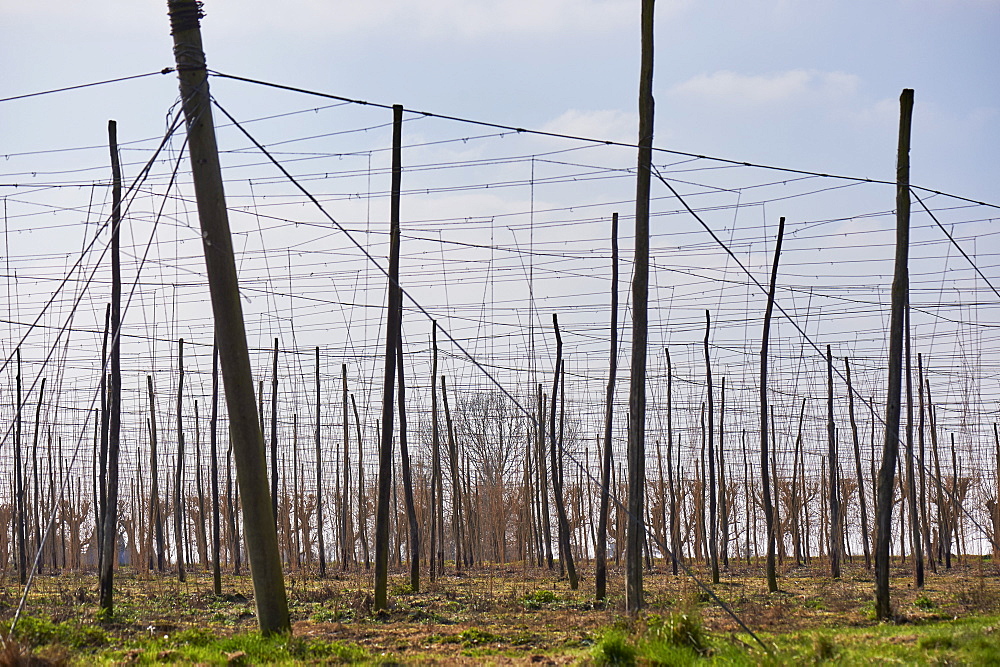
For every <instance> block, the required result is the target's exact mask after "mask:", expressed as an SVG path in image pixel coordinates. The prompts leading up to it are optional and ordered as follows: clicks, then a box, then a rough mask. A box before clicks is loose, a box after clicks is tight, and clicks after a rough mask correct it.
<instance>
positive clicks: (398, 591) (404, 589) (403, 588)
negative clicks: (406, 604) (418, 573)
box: [389, 584, 413, 596]
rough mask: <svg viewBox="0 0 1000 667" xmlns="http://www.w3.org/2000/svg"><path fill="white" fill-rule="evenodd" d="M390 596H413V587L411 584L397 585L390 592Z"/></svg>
mask: <svg viewBox="0 0 1000 667" xmlns="http://www.w3.org/2000/svg"><path fill="white" fill-rule="evenodd" d="M389 594H390V595H393V596H406V595H413V586H411V585H410V584H395V585H393V587H392V590H390V591H389Z"/></svg>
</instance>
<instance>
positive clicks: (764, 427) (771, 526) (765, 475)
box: [760, 217, 785, 593]
mask: <svg viewBox="0 0 1000 667" xmlns="http://www.w3.org/2000/svg"><path fill="white" fill-rule="evenodd" d="M784 236H785V218H784V217H782V218H780V219H779V220H778V238H777V240H776V241H775V244H774V261H773V262H772V263H771V284H770V286H769V287H768V290H767V306H766V308H765V309H764V335H763V337H762V339H761V345H760V481H761V498H762V500H763V501H764V502H763V504H764V523H765V524H766V526H765V527H766V528H767V557H766V561H765V564H764V571H765V576H766V577H767V590H768V592H770V593H776V592H777V591H778V574H777V569H776V567H775V562H774V551H775V541H776V539H775V529H776V528H777V526H776V525H775V523H776V518H775V516H774V515H775V512H774V504H773V503H772V502H771V476H770V473H769V472H768V442H767V434H768V422H767V414H768V411H767V347H768V343H769V341H770V337H771V313H772V312H773V310H774V289H775V284H776V283H777V280H778V260H779V259H780V257H781V242H782V240H783V239H784ZM775 492H777V489H775Z"/></svg>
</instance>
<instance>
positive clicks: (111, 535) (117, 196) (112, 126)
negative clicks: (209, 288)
mask: <svg viewBox="0 0 1000 667" xmlns="http://www.w3.org/2000/svg"><path fill="white" fill-rule="evenodd" d="M108 143H109V145H110V149H111V173H112V202H113V204H112V209H111V230H112V231H111V387H110V389H111V395H110V396H109V397H108V412H109V414H108V477H107V484H108V488H107V505H106V506H105V513H104V517H103V518H104V532H103V535H102V537H103V539H104V547H103V550H102V551H103V553H104V559H103V560H102V561H101V581H100V589H101V592H100V605H101V609H102V610H104V612H105V613H106V614H108V615H109V616H110V615H111V614H112V613H113V612H114V562H115V560H116V559H115V554H116V547H117V546H118V452H119V449H120V445H121V424H122V422H121V417H122V415H121V401H122V367H121V326H122V317H121V300H122V273H121V260H120V258H119V245H120V242H119V234H120V232H121V205H122V201H121V181H122V173H121V164H120V162H119V160H118V125H117V123H115V121H113V120H109V121H108ZM18 410H19V411H20V406H18Z"/></svg>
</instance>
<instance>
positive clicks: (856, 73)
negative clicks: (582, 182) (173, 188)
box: [0, 0, 1000, 200]
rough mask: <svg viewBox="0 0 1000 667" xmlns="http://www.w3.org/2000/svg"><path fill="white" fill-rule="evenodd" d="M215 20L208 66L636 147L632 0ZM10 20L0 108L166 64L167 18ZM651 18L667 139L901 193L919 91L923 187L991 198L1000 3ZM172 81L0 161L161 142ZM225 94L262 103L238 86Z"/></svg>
mask: <svg viewBox="0 0 1000 667" xmlns="http://www.w3.org/2000/svg"><path fill="white" fill-rule="evenodd" d="M279 8H280V9H279ZM205 11H206V17H205V19H204V21H203V22H202V25H203V31H204V40H205V48H206V52H207V57H208V63H209V66H210V67H211V68H214V69H216V70H218V71H222V72H227V73H233V74H238V75H242V76H248V77H252V78H258V79H264V80H268V81H275V82H281V83H286V84H289V85H295V86H301V87H305V88H310V89H314V90H320V91H325V92H331V93H334V94H339V95H344V96H348V97H352V98H358V99H364V100H371V101H377V102H381V103H386V104H393V103H400V104H403V105H404V106H406V107H408V108H413V109H422V110H431V111H438V112H441V113H448V114H451V115H456V116H461V117H468V118H475V119H482V120H488V121H493V122H499V123H505V124H511V125H516V126H519V127H532V128H556V127H558V128H560V129H562V130H563V131H566V132H567V133H581V134H587V135H597V136H599V137H611V138H621V139H631V138H632V136H633V135H634V134H635V127H636V98H637V93H636V90H637V72H638V41H639V40H638V13H639V3H638V1H637V0H544V1H541V2H537V1H532V0H477V1H475V2H464V1H461V0H424V1H422V2H412V1H405V0H388V1H382V2H378V3H359V2H340V1H323V0H313V1H309V2H306V1H298V0H292V1H289V2H282V3H270V2H260V1H258V0H249V1H245V0H243V1H235V0H228V1H227V0H214V1H213V0H210V1H209V2H207V3H206V5H205ZM0 17H2V19H3V28H0V31H2V35H3V39H2V40H0V62H3V63H4V76H3V82H2V83H0V91H2V92H0V95H2V96H3V97H7V96H11V95H16V94H22V93H27V92H34V91H39V90H45V89H49V88H57V87H62V86H66V85H73V84H78V83H84V82H88V81H97V80H103V79H109V78H114V77H118V76H125V75H130V74H136V73H144V72H150V71H156V70H159V69H161V68H163V67H167V66H171V65H172V64H173V59H172V53H171V45H170V37H169V30H168V25H167V17H166V11H165V3H157V2H130V1H124V0H117V1H115V0H112V1H109V2H103V3H99V5H98V6H97V7H94V6H93V4H92V3H78V2H73V1H72V0H63V1H52V0H38V1H36V2H30V3H5V6H4V7H3V8H2V9H0ZM656 22H657V28H656V66H655V97H656V100H657V125H656V127H657V131H656V143H657V145H660V146H664V147H670V148H676V149H678V150H684V151H691V152H695V153H699V154H709V155H719V156H723V157H729V158H732V159H737V160H744V161H750V162H763V163H768V164H777V165H780V166H788V167H796V168H801V169H809V170H816V171H822V172H835V173H847V174H851V175H860V176H868V177H872V178H890V177H891V175H892V166H893V162H894V146H895V127H896V121H897V113H898V111H897V109H898V106H897V103H896V100H897V98H898V96H899V93H900V91H901V90H902V89H903V88H904V87H909V88H914V89H915V91H916V94H915V97H916V109H915V112H914V140H913V181H914V182H915V183H920V184H922V185H926V186H928V187H932V188H936V189H941V190H946V191H950V192H957V193H960V194H963V195H965V196H969V197H972V198H978V199H985V200H995V197H994V196H993V194H994V193H993V187H994V185H995V183H997V181H998V179H997V178H996V176H997V174H996V161H995V159H993V152H994V149H995V148H996V147H997V145H998V143H1000V142H998V130H997V127H998V126H1000V124H998V122H997V120H998V113H1000V92H998V89H997V86H996V85H995V84H996V82H997V80H998V69H1000V65H998V63H1000V46H998V43H997V40H996V35H997V34H1000V3H998V2H996V0H900V1H896V0H892V1H886V2H878V3H871V2H859V1H843V0H838V1H836V2H834V1H829V0H820V1H818V2H795V1H790V0H773V1H770V0H769V1H761V2H752V3H745V2H707V3H705V2H701V3H698V2H690V1H688V0H678V1H674V2H660V3H658V6H657V9H656ZM171 79H172V77H163V78H162V79H154V80H153V81H142V82H138V83H133V84H121V85H117V86H114V87H111V88H103V89H95V90H91V91H86V92H77V93H69V94H64V95H62V96H58V97H50V98H43V99H42V100H38V101H32V102H27V101H25V102H19V103H15V104H12V103H6V104H4V105H3V107H4V108H2V109H0V121H2V122H0V145H2V146H5V147H7V148H6V149H5V150H8V151H13V150H15V149H16V150H31V149H33V148H35V149H37V148H38V147H39V146H46V147H48V146H53V145H60V144H66V145H77V144H79V142H81V141H83V142H86V141H87V137H88V136H92V137H93V138H97V137H101V136H102V133H103V127H104V121H105V120H106V119H107V118H117V119H118V120H119V122H120V123H121V125H122V132H123V134H126V135H131V136H147V135H148V134H150V133H155V132H152V128H153V127H156V129H157V131H158V130H159V125H162V115H163V110H164V108H165V105H168V104H169V103H170V100H171V99H172V97H173V96H174V91H175V89H176V87H175V85H174V82H173V81H172V80H171ZM215 93H216V95H217V96H220V97H222V98H224V99H239V98H240V96H243V95H247V96H249V95H250V94H251V93H250V92H248V91H247V90H246V87H245V86H237V85H230V84H229V83H228V82H227V83H226V84H223V83H221V82H220V83H217V84H215ZM247 103H248V104H249V103H251V102H250V100H249V99H248V101H247ZM253 103H254V104H256V105H258V106H259V105H260V102H259V100H254V102H253ZM91 133H93V134H91Z"/></svg>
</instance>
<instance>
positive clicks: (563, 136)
mask: <svg viewBox="0 0 1000 667" xmlns="http://www.w3.org/2000/svg"><path fill="white" fill-rule="evenodd" d="M208 73H209V74H210V75H212V76H218V77H221V78H224V79H232V80H234V81H243V82H245V83H252V84H255V85H259V86H267V87H269V88H277V89H279V90H288V91H291V92H295V93H303V94H305V95H313V96H315V97H324V98H327V99H331V100H339V101H341V102H350V103H351V104H358V105H361V106H370V107H375V108H377V109H392V105H391V104H381V103H378V102H366V101H365V100H358V99H353V98H350V97H344V96H342V95H332V94H330V93H322V92H318V91H315V90H309V89H308V88H298V87H296V86H287V85H284V84H280V83H273V82H270V81H261V80H260V79H251V78H248V77H242V76H237V75H235V74H225V73H223V72H219V71H217V70H212V69H210V70H208ZM404 111H407V112H409V113H414V114H419V115H421V116H425V117H427V118H440V119H441V120H452V121H456V122H459V123H466V124H469V125H479V126H482V127H492V128H495V129H499V130H509V131H511V132H517V133H518V134H533V135H536V136H542V137H551V138H554V139H571V140H573V141H585V142H587V143H592V144H603V145H605V146H619V147H622V148H638V147H639V145H638V144H632V143H627V142H623V141H612V140H610V139H595V138H593V137H584V136H580V135H574V134H564V133H562V132H548V131H545V130H532V129H528V128H524V127H516V126H513V125H504V124H502V123H491V122H488V121H483V120H474V119H471V118H462V117H461V116H451V115H447V114H440V113H434V112H432V111H419V110H416V109H406V108H404ZM653 150H654V151H656V152H658V153H667V154H670V155H679V156H682V157H689V158H696V159H701V160H711V161H713V162H721V163H723V164H728V165H732V166H738V167H753V168H756V169H769V170H772V171H781V172H785V173H789V174H802V175H805V176H819V177H822V178H836V179H840V180H846V181H857V182H859V183H878V184H882V185H895V181H885V180H880V179H876V178H867V177H864V176H846V175H842V174H827V173H823V172H818V171H809V170H807V169H793V168H789V167H777V166H774V165H767V164H760V163H755V162H745V161H742V160H733V159H730V158H722V157H713V156H711V155H701V154H699V153H688V152H685V151H677V150H671V149H668V148H657V147H655V146H654V147H653ZM913 187H917V188H919V189H920V190H923V191H925V192H930V193H933V194H937V195H944V196H946V197H951V198H953V199H958V200H961V201H967V202H970V203H973V204H978V205H980V206H990V207H992V208H997V209H1000V204H989V203H986V202H981V201H977V200H975V199H969V198H967V197H961V196H959V195H954V194H949V193H947V192H942V191H939V190H932V189H930V188H923V187H920V186H913Z"/></svg>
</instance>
